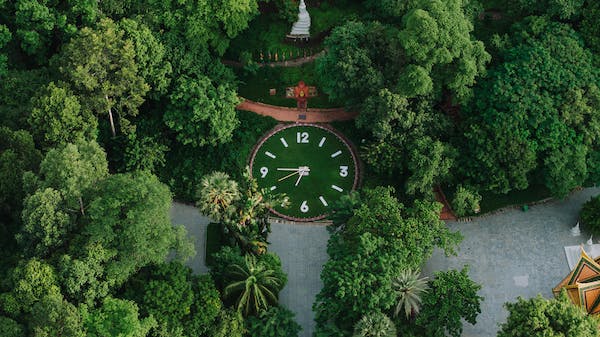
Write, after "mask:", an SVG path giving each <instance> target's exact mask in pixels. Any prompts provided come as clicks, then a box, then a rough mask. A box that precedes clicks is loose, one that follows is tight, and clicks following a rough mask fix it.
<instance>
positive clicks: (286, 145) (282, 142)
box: [279, 137, 288, 147]
mask: <svg viewBox="0 0 600 337" xmlns="http://www.w3.org/2000/svg"><path fill="white" fill-rule="evenodd" d="M279 140H280V141H281V144H283V146H285V147H288V143H287V142H286V141H285V139H284V138H283V137H281V138H279Z"/></svg>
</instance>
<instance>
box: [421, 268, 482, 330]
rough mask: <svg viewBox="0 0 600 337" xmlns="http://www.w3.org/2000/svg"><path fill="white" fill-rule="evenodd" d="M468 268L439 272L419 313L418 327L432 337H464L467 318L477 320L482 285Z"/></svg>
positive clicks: (426, 294) (471, 320) (424, 297)
mask: <svg viewBox="0 0 600 337" xmlns="http://www.w3.org/2000/svg"><path fill="white" fill-rule="evenodd" d="M468 271H469V270H468V268H466V267H465V268H463V269H462V270H460V271H458V270H450V271H447V272H437V273H435V278H434V279H433V280H432V281H431V284H430V287H429V291H428V292H427V293H425V295H424V296H423V307H422V309H421V313H420V314H419V316H417V320H416V326H417V329H416V330H417V331H421V332H423V335H424V336H428V337H430V336H431V337H445V336H448V335H450V336H452V337H460V336H461V334H462V330H463V321H466V322H469V323H471V324H475V322H476V319H477V315H478V314H479V313H481V301H482V300H483V297H481V296H479V295H477V292H478V291H479V290H480V289H481V285H479V284H477V283H475V282H473V281H472V280H471V279H470V278H469V275H468Z"/></svg>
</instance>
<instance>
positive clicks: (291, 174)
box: [277, 170, 300, 181]
mask: <svg viewBox="0 0 600 337" xmlns="http://www.w3.org/2000/svg"><path fill="white" fill-rule="evenodd" d="M298 173H300V170H296V172H293V173H290V174H288V175H287V176H285V177H283V178H279V179H277V181H282V180H283V179H287V178H289V177H291V176H293V175H294V174H298Z"/></svg>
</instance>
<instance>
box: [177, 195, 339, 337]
mask: <svg viewBox="0 0 600 337" xmlns="http://www.w3.org/2000/svg"><path fill="white" fill-rule="evenodd" d="M171 220H172V222H173V224H176V225H178V224H182V225H185V227H186V228H187V231H188V234H189V236H191V237H192V239H193V240H194V242H195V246H196V256H195V257H194V258H192V259H191V261H188V263H187V265H188V266H190V267H191V268H192V269H193V270H194V272H196V273H202V274H203V273H207V272H208V268H207V267H206V265H205V264H204V261H205V259H204V257H205V247H206V228H207V225H208V223H209V222H210V219H209V218H207V217H205V216H202V215H200V213H199V212H198V210H197V209H196V208H194V207H193V206H189V205H185V204H181V203H177V202H175V203H173V207H172V208H171ZM271 229H272V233H271V235H270V236H269V241H270V243H271V244H270V246H269V249H270V250H271V251H272V252H274V253H276V254H277V255H279V257H280V258H281V261H282V264H283V270H284V271H285V272H286V273H287V275H288V283H287V285H286V286H285V288H284V289H283V291H281V293H280V297H279V301H280V303H281V304H283V305H284V306H285V307H287V308H289V309H290V310H292V311H293V312H295V313H296V321H297V322H298V323H299V324H300V325H301V326H302V328H303V329H302V331H301V333H300V334H299V336H300V337H310V336H312V333H313V331H314V327H315V323H314V314H313V311H312V305H313V303H314V302H315V296H316V295H317V293H318V292H319V291H320V290H321V288H322V286H323V284H322V282H321V278H320V276H321V269H322V268H323V265H324V264H325V262H327V259H328V256H327V239H328V238H329V234H328V233H327V229H326V227H325V226H317V225H306V224H303V225H294V224H287V223H279V222H277V223H273V224H272V225H271Z"/></svg>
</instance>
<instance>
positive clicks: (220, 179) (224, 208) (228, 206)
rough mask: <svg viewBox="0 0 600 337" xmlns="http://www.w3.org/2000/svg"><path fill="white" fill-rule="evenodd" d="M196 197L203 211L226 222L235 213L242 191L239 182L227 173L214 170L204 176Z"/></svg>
mask: <svg viewBox="0 0 600 337" xmlns="http://www.w3.org/2000/svg"><path fill="white" fill-rule="evenodd" d="M196 197H197V199H198V201H197V202H196V206H197V207H198V208H199V209H200V212H201V213H203V214H206V215H208V216H210V217H211V218H213V219H215V220H217V221H223V222H225V221H227V220H226V219H227V218H229V217H231V216H233V214H234V213H235V206H234V205H235V202H237V201H238V200H239V199H240V198H241V193H240V190H239V187H238V183H237V182H236V181H234V180H231V179H230V178H229V175H228V174H227V173H223V172H213V173H211V174H209V175H207V176H204V177H203V178H202V181H201V182H200V188H199V189H198V192H197V195H196Z"/></svg>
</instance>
